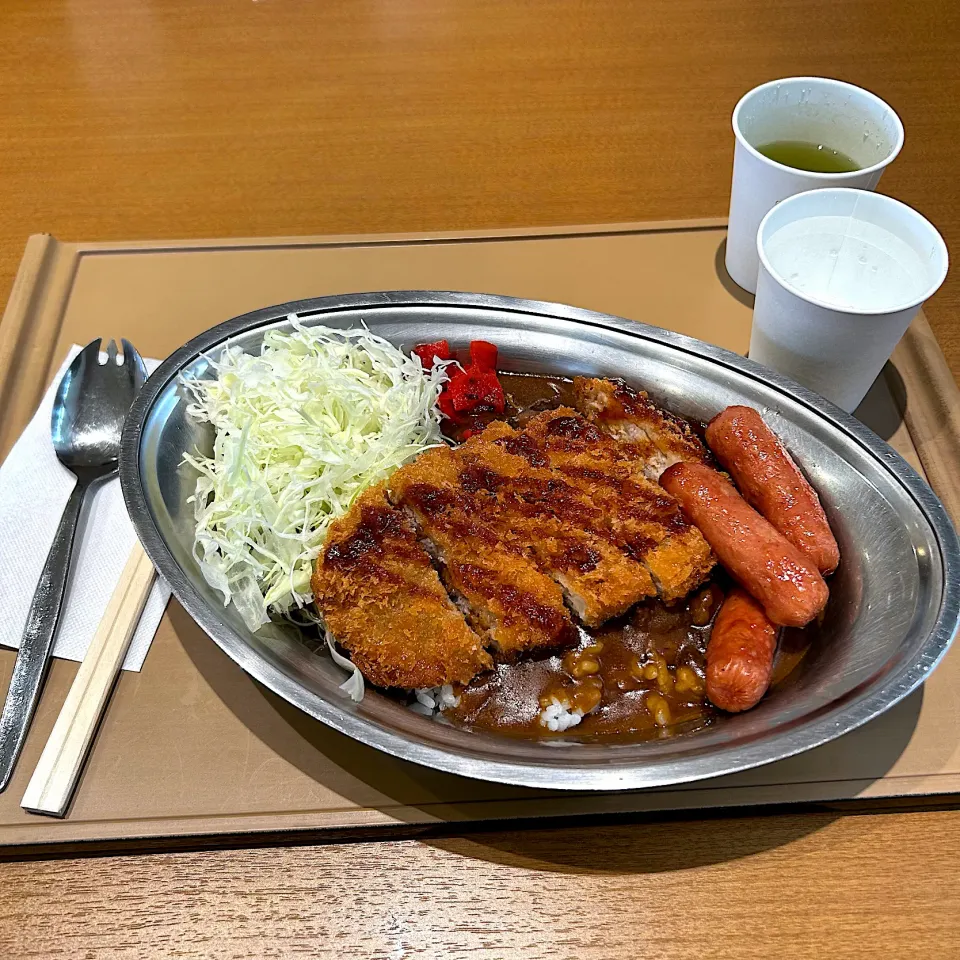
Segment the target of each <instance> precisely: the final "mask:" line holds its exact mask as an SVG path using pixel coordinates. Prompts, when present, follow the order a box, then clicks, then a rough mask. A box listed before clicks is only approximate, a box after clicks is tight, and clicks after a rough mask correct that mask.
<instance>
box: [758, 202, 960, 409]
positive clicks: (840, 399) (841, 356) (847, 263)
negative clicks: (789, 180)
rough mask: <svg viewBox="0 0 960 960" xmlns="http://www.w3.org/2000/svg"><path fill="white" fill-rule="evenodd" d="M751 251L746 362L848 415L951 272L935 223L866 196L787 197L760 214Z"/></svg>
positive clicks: (903, 207) (897, 204) (899, 205)
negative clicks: (753, 272) (754, 266)
mask: <svg viewBox="0 0 960 960" xmlns="http://www.w3.org/2000/svg"><path fill="white" fill-rule="evenodd" d="M756 246H757V255H758V258H759V260H760V278H759V282H758V284H757V299H756V303H755V305H754V310H753V329H752V332H751V335H750V358H751V359H752V360H757V361H759V362H760V363H762V364H764V365H766V366H768V367H772V368H773V369H774V370H777V371H779V372H780V373H783V374H786V375H787V376H788V377H791V378H792V379H794V380H796V381H797V382H798V383H802V384H803V385H804V386H806V387H809V388H810V389H811V390H813V391H814V392H816V393H819V394H820V395H821V396H824V397H826V398H827V399H828V400H831V401H832V402H833V403H835V404H836V405H837V406H838V407H841V408H842V409H844V410H846V411H847V412H848V413H852V412H853V410H854V409H856V407H857V405H858V404H859V403H860V401H861V400H862V399H863V397H864V396H865V395H866V393H867V391H868V390H869V389H870V386H871V384H872V383H873V381H874V380H875V379H876V377H877V374H879V373H880V371H881V369H882V368H883V365H884V363H886V361H887V360H888V359H889V357H890V354H891V353H893V348H894V347H895V346H896V345H897V343H898V342H899V340H900V338H901V337H902V336H903V335H904V333H906V330H907V327H909V326H910V321H911V320H913V318H914V316H915V315H916V313H917V310H919V309H920V305H921V304H922V303H923V301H924V300H926V299H927V298H928V297H930V296H932V295H933V294H934V293H936V291H937V289H938V288H939V286H940V284H941V283H943V280H944V277H946V275H947V247H946V244H945V243H944V242H943V238H942V237H941V236H940V234H939V233H938V232H937V229H936V227H934V226H933V224H932V223H930V221H929V220H927V219H925V218H924V217H922V216H921V215H920V214H919V213H917V211H916V210H913V209H912V208H911V207H908V206H907V205H906V204H905V203H900V201H899V200H894V199H892V198H891V197H887V196H884V195H883V194H881V193H870V192H867V191H865V190H850V189H837V188H834V189H827V190H813V191H810V192H807V193H801V194H798V195H797V196H794V197H790V198H789V199H787V200H784V201H783V203H781V204H779V205H777V206H776V207H774V208H773V209H772V210H771V211H770V212H769V213H768V214H767V215H766V216H765V217H764V218H763V221H762V222H761V224H760V229H759V232H758V235H757V240H756Z"/></svg>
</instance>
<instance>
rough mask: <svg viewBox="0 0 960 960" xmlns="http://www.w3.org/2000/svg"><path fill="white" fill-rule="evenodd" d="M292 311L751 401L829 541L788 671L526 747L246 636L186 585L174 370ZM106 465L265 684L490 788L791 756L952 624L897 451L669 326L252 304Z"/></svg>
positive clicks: (167, 366)
mask: <svg viewBox="0 0 960 960" xmlns="http://www.w3.org/2000/svg"><path fill="white" fill-rule="evenodd" d="M294 313H295V314H297V315H298V316H299V317H300V319H301V320H302V322H304V323H306V324H308V325H310V324H324V325H327V326H332V327H338V328H346V327H352V326H356V325H358V324H360V323H361V322H362V323H366V324H367V325H368V326H369V327H370V329H371V330H372V331H374V332H375V333H377V334H380V335H381V336H384V337H386V338H387V339H388V340H390V341H392V342H393V343H394V344H396V345H397V346H399V347H401V348H403V349H408V348H410V347H411V346H413V345H414V344H416V343H419V342H423V341H427V340H436V339H438V338H440V337H446V338H448V339H449V340H451V341H452V343H453V344H454V345H455V346H458V345H465V344H466V343H467V342H468V341H469V340H472V339H484V340H490V341H492V342H494V343H496V344H498V345H499V347H500V356H501V358H502V363H503V366H504V368H505V369H510V370H518V371H528V372H544V373H562V374H567V375H575V374H586V375H595V376H603V377H622V378H624V379H625V380H627V381H628V382H629V383H631V384H635V385H638V386H641V387H643V388H644V389H646V390H648V391H649V392H650V394H651V395H652V396H653V397H654V398H655V399H656V400H658V401H659V402H661V403H662V404H663V405H664V406H666V407H667V408H669V409H670V410H673V411H675V412H677V413H680V414H683V415H685V416H689V417H695V418H697V419H699V420H707V419H709V418H710V417H711V416H713V414H715V413H716V412H717V411H718V410H720V409H722V408H723V407H725V406H727V405H729V404H733V403H745V404H749V405H751V406H754V407H756V408H757V409H759V410H760V411H761V413H762V414H763V416H764V417H765V418H766V420H767V422H768V423H769V424H770V425H771V426H772V427H773V429H774V430H775V431H776V432H777V433H779V434H780V435H781V436H782V437H783V438H784V440H785V441H786V443H787V445H788V447H789V448H790V450H791V452H792V453H793V455H794V456H795V457H796V459H797V460H798V461H799V462H800V464H801V465H802V467H803V469H804V470H805V471H806V472H807V474H808V475H809V476H810V478H811V479H812V481H813V483H814V485H815V486H816V488H817V490H818V491H819V492H820V495H821V498H822V500H823V503H824V506H825V508H826V510H827V512H828V514H829V517H830V521H831V523H832V525H833V528H834V530H835V532H836V534H837V538H838V540H839V542H840V547H841V550H842V552H843V562H842V564H841V567H840V570H839V571H838V573H837V574H836V575H835V576H834V577H833V579H832V580H831V599H830V603H829V606H828V608H827V614H826V618H825V620H824V622H823V624H822V626H821V627H820V628H819V629H818V630H817V633H816V636H815V638H814V642H813V646H812V648H811V649H810V651H809V652H808V654H807V656H806V657H805V658H804V660H803V661H802V662H801V664H800V666H798V667H797V668H796V669H795V670H794V671H793V673H792V674H791V675H790V676H789V677H788V679H787V680H786V681H785V682H784V683H783V684H782V685H780V686H779V687H778V688H777V689H776V690H775V691H773V692H772V693H771V695H769V696H768V697H767V698H766V699H765V700H764V701H762V702H761V704H760V705H759V706H758V707H757V708H756V709H754V710H752V711H749V712H748V713H744V714H740V715H737V716H730V717H724V718H722V719H721V720H720V721H719V722H718V723H716V724H715V725H714V726H712V727H710V728H708V729H707V730H704V731H702V732H699V733H696V734H692V735H687V736H676V737H666V738H663V739H658V740H653V741H649V742H644V743H624V744H588V743H577V742H572V741H563V740H552V741H543V742H525V741H517V740H512V739H507V738H498V737H494V736H489V735H485V734H480V733H472V732H468V731H465V730H458V729H455V728H453V727H452V726H450V725H449V724H447V723H443V722H437V721H436V720H431V719H428V718H425V717H422V716H419V715H418V714H416V713H414V712H412V711H410V710H408V709H406V708H404V707H403V706H401V705H399V704H398V703H396V702H395V701H393V700H391V699H390V698H388V697H385V696H383V695H381V694H379V693H378V692H377V691H376V690H373V689H369V688H368V692H367V695H366V697H365V698H364V700H363V701H362V702H361V703H359V704H356V703H353V702H352V701H350V700H349V699H347V698H346V697H344V695H343V694H342V693H340V692H339V690H338V689H337V687H338V685H339V684H340V683H341V682H342V681H343V674H342V672H341V671H339V670H338V669H337V668H336V667H335V666H334V664H333V663H332V661H331V660H330V658H329V656H328V655H327V654H326V652H321V653H316V652H313V650H312V649H311V648H310V647H308V646H307V645H305V644H304V643H303V642H302V641H301V639H300V638H299V637H298V636H296V635H295V632H292V631H289V630H283V629H272V628H270V627H268V628H265V629H264V630H261V631H258V632H257V633H256V634H254V633H252V632H250V631H249V630H247V629H246V628H245V626H244V625H243V622H242V621H241V620H240V618H239V617H238V616H237V615H236V613H235V611H234V610H233V608H232V607H228V608H225V607H224V606H223V602H222V598H221V597H220V596H219V595H218V594H216V593H215V592H214V591H213V590H212V589H211V588H210V587H209V586H208V585H207V584H206V582H205V581H204V580H203V577H202V576H201V574H200V571H199V569H198V567H197V564H196V562H195V561H194V559H193V556H192V552H191V546H192V537H193V522H192V509H191V507H190V505H188V504H187V503H186V498H187V497H188V496H189V495H190V493H191V492H192V490H193V484H194V474H193V471H192V470H190V469H189V468H184V467H181V457H182V454H183V452H184V451H185V450H188V449H192V448H194V447H197V448H200V449H209V448H210V445H211V442H212V438H211V436H210V433H209V431H206V430H204V429H202V428H200V427H198V425H196V424H195V423H193V422H192V421H190V420H189V419H188V418H187V417H186V415H185V411H184V408H185V403H184V398H183V396H182V394H181V391H180V389H179V388H178V386H177V378H178V377H179V375H180V374H181V373H188V374H191V375H203V374H204V372H205V371H206V370H207V369H208V364H207V360H206V359H205V355H209V354H210V352H211V351H216V350H218V349H219V348H220V347H221V346H222V345H223V344H224V343H225V342H226V341H227V340H229V341H231V342H232V343H235V344H238V345H240V346H242V347H243V348H244V349H246V350H248V351H256V350H257V349H258V348H259V345H260V342H261V339H262V337H263V333H264V331H265V330H267V329H271V328H284V327H285V326H288V325H289V315H290V314H294ZM120 475H121V479H122V482H123V493H124V497H125V499H126V503H127V507H128V509H129V511H130V516H131V517H132V519H133V522H134V525H135V527H136V529H137V533H138V534H139V536H140V539H141V541H142V542H143V545H144V547H145V549H146V551H147V553H148V555H149V556H150V559H151V560H152V561H153V562H154V564H155V565H156V567H157V569H158V570H159V571H160V573H161V574H162V575H163V576H164V577H165V578H166V580H167V581H168V582H169V584H170V586H171V587H172V589H173V593H174V595H175V596H176V598H177V599H178V600H179V601H180V603H181V604H182V605H183V606H184V607H185V608H186V610H187V611H188V612H189V613H190V614H191V616H193V618H194V619H195V620H196V621H197V622H198V623H199V624H200V626H201V627H202V628H203V629H204V630H205V631H206V632H207V633H208V634H209V635H210V637H212V638H213V640H214V641H216V643H218V644H219V645H220V647H222V648H223V650H224V651H225V652H226V653H227V654H228V655H229V656H230V657H232V658H233V659H234V660H235V661H236V662H237V663H238V664H239V665H240V666H241V667H242V668H243V669H244V670H246V671H247V672H248V673H250V674H251V675H252V676H253V677H255V678H256V679H257V680H259V681H260V682H261V683H263V684H264V685H266V686H267V687H269V688H270V689H271V690H273V691H274V692H275V693H276V694H278V695H279V696H281V697H283V698H284V699H286V700H288V701H289V702H290V703H292V704H294V705H296V706H297V707H299V708H300V709H302V710H304V711H306V712H307V713H309V714H311V715H312V716H314V717H316V718H318V719H320V720H322V721H324V722H325V723H327V724H329V725H330V726H332V727H334V728H335V729H337V730H339V731H341V732H342V733H345V734H347V735H348V736H350V737H353V738H355V739H357V740H359V741H361V742H363V743H366V744H369V745H370V746H374V747H377V748H379V749H381V750H384V751H386V752H387V753H391V754H393V755H395V756H398V757H402V758H404V759H406V760H412V761H414V762H416V763H421V764H426V765H427V766H431V767H435V768H437V769H440V770H446V771H449V772H452V773H457V774H462V775H465V776H468V777H478V778H482V779H487V780H494V781H501V782H504V783H512V784H522V785H526V786H534V787H548V788H554V789H556V788H561V789H576V790H625V789H633V788H638V787H655V786H664V785H667V784H675V783H682V782H686V781H691V780H697V779H701V778H704V777H712V776H717V775H719V774H724V773H731V772H734V771H738V770H745V769H747V768H749V767H755V766H758V765H760V764H763V763H769V762H771V761H774V760H779V759H782V758H784V757H789V756H791V755H793V754H796V753H799V752H801V751H803V750H809V749H811V748H812V747H816V746H818V745H819V744H822V743H825V742H827V741H828V740H832V739H834V738H835V737H838V736H840V735H841V734H844V733H846V732H848V731H850V730H853V729H854V728H856V727H858V726H860V725H861V724H863V723H866V722H867V721H868V720H870V719H871V718H873V717H875V716H877V715H878V714H880V713H882V712H883V711H884V710H886V709H888V708H889V707H891V706H892V705H893V704H895V703H897V702H898V701H899V700H901V699H902V698H903V697H905V696H906V695H907V694H908V693H910V692H911V691H912V690H913V689H915V688H916V687H917V686H918V685H919V684H920V683H921V682H922V681H923V680H924V678H925V677H926V676H927V675H928V674H929V673H930V671H931V670H932V669H933V668H934V667H935V666H936V664H937V663H938V661H939V660H940V659H941V657H942V656H943V654H944V653H945V651H946V650H947V647H948V646H949V644H950V641H951V640H952V638H953V635H954V633H955V631H956V629H957V626H958V600H960V549H958V542H957V537H956V534H955V533H954V530H953V527H952V526H951V524H950V521H949V519H948V517H947V514H946V512H945V510H944V508H943V506H942V505H941V503H940V502H939V500H938V499H937V498H936V496H935V495H934V493H933V492H932V491H931V490H930V488H929V487H928V486H927V485H926V484H925V483H924V482H923V481H922V480H921V479H920V477H919V476H917V474H916V473H915V472H914V471H913V470H912V469H911V468H910V467H909V466H908V465H907V463H906V462H905V461H904V460H903V459H902V458H901V457H900V456H899V455H898V454H897V453H896V452H895V451H894V450H893V449H892V448H891V447H889V446H888V445H887V444H886V443H884V442H883V441H882V440H881V439H880V438H879V437H877V436H876V435H875V434H873V433H872V432H871V431H870V430H868V429H867V428H866V427H864V426H863V425H862V424H861V423H860V422H859V421H857V420H855V419H854V418H852V417H850V416H848V415H847V414H845V413H843V412H842V411H840V410H838V409H837V408H836V407H834V406H832V405H831V404H829V403H828V402H827V401H825V400H823V399H821V398H819V397H817V396H815V395H813V394H811V393H810V392H808V391H806V390H805V389H803V388H802V387H799V386H798V385H796V384H794V383H792V382H791V381H789V380H786V379H785V378H783V377H780V376H779V375H777V374H775V373H773V372H771V371H769V370H767V369H765V368H763V367H760V366H759V365H758V364H755V363H752V362H751V361H749V360H745V359H743V358H742V357H740V356H737V355H736V354H732V353H729V352H728V351H725V350H721V349H719V348H717V347H713V346H710V345H708V344H706V343H702V342H700V341H698V340H693V339H691V338H689V337H684V336H681V335H679V334H675V333H671V332H668V331H666V330H661V329H659V328H656V327H649V326H645V325H643V324H639V323H635V322H633V321H629V320H623V319H619V318H616V317H611V316H607V315H605V314H599V313H593V312H591V311H588V310H582V309H578V308H575V307H568V306H562V305H559V304H552V303H542V302H535V301H526V300H515V299H512V298H508V297H498V296H483V295H474V294H462V293H436V292H421V291H414V292H396V293H376V294H358V295H352V296H338V297H323V298H319V299H315V300H303V301H298V302H294V303H287V304H283V305H280V306H276V307H269V308H266V309H263V310H257V311H254V312H253V313H249V314H246V315H245V316H242V317H238V318H236V319H234V320H230V321H228V322H226V323H223V324H220V325H219V326H217V327H214V328H213V329H211V330H209V331H207V332H206V333H204V334H201V335H200V336H199V337H196V338H195V339H193V340H191V341H190V342H189V343H187V344H186V345H185V346H183V347H181V348H180V349H179V350H177V351H176V353H174V354H173V355H172V356H171V357H169V358H168V359H167V360H166V361H165V362H164V363H163V364H162V365H161V366H160V367H159V368H158V369H157V371H156V372H155V373H154V374H153V376H152V377H151V378H150V380H149V381H148V383H147V384H146V386H145V387H144V389H143V390H142V392H141V393H140V395H139V397H138V399H137V401H136V403H135V405H134V407H133V410H132V411H131V414H130V417H129V419H128V421H127V427H126V430H125V432H124V436H123V450H122V456H121V466H120Z"/></svg>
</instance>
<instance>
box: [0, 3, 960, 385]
mask: <svg viewBox="0 0 960 960" xmlns="http://www.w3.org/2000/svg"><path fill="white" fill-rule="evenodd" d="M0 40H2V43H0V76H2V78H3V91H4V95H3V97H2V98H0V137H2V144H3V149H2V150H0V197H2V201H3V208H2V209H3V216H2V217H0V294H2V296H4V297H5V296H6V293H7V291H8V290H9V286H10V283H11V282H12V279H13V275H14V271H15V268H16V264H17V262H18V259H19V257H20V253H21V252H22V249H23V245H24V242H25V241H26V238H27V236H28V234H30V233H36V232H38V231H49V232H51V233H53V234H54V235H55V236H57V237H59V238H60V239H63V240H100V239H111V240H119V239H140V238H166V237H203V236H207V237H228V236H258V235H265V236H269V235H274V236H276V235H279V234H284V235H296V234H322V233H368V232H373V231H394V232H395V231H406V230H433V229H467V228H486V227H506V226H536V225H541V224H559V223H566V224H576V223H597V222H602V221H620V222H623V221H635V220H651V219H653V220H659V219H672V218H678V217H696V216H723V215H725V214H726V212H727V202H728V197H729V186H730V170H731V163H732V156H733V138H732V134H731V132H730V123H729V117H730V112H731V110H732V108H733V105H734V104H735V103H736V101H737V99H738V98H739V97H740V95H741V94H743V93H744V92H745V91H746V90H748V89H749V88H750V87H751V86H753V85H755V84H756V83H759V82H762V81H764V80H768V79H770V78H772V77H777V76H791V75H798V74H821V75H822V74H825V75H828V76H836V77H840V78H842V79H846V80H850V81H853V82H856V83H859V84H862V85H864V86H866V87H868V88H870V89H871V90H873V91H875V92H876V93H877V94H879V95H880V96H881V97H884V98H885V99H886V100H888V101H889V102H890V103H891V104H892V105H893V106H894V107H895V108H896V109H897V111H898V112H899V113H900V115H901V117H902V119H903V122H904V125H905V128H906V133H907V137H906V145H905V147H904V150H903V152H902V154H901V155H900V157H899V158H898V159H897V161H896V162H895V163H894V164H893V166H892V167H891V168H890V170H888V171H887V172H886V173H885V174H884V178H883V181H882V189H883V190H884V191H886V192H888V193H891V194H893V195H894V196H897V197H899V198H900V199H902V200H904V201H906V202H907V203H910V204H912V205H914V206H916V207H917V208H918V209H919V210H920V211H921V212H923V213H925V214H927V215H928V216H929V217H930V218H932V219H933V221H934V222H935V223H936V224H937V225H938V226H939V227H940V228H941V229H942V231H943V233H944V235H945V237H946V240H947V243H948V245H952V246H954V247H955V248H956V247H957V246H958V244H960V183H958V179H957V176H956V171H957V169H958V167H957V138H956V129H957V126H958V123H960V71H958V70H957V69H956V57H957V49H958V43H960V6H958V4H957V3H956V2H955V0H923V2H922V3H913V4H906V3H903V2H901V0H857V2H856V3H838V2H836V0H802V2H801V0H643V2H637V0H591V2H589V3H588V2H584V0H554V2H552V3H550V4H548V5H545V4H544V3H543V2H542V0H486V2H482V3H469V2H464V0H325V2H323V3H317V2H314V0H258V2H254V0H163V2H161V0H44V2H43V3H36V2H34V0H4V3H3V9H2V14H0ZM958 305H960V278H958V277H957V275H956V272H955V276H954V277H953V278H951V279H950V280H948V282H947V285H946V287H945V288H944V290H943V292H942V293H941V294H939V296H938V297H937V298H936V299H935V300H934V301H933V303H932V304H931V305H930V308H929V316H930V318H931V321H932V324H933V327H934V329H935V331H936V333H937V335H938V337H939V338H940V340H941V343H942V344H943V345H944V349H945V350H946V352H947V356H948V359H949V360H950V362H951V364H952V366H953V369H954V373H956V372H957V371H958V370H960V331H958V330H957V328H956V326H955V325H954V324H952V323H951V322H950V318H951V316H955V315H956V311H957V308H958Z"/></svg>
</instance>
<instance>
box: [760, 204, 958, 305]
mask: <svg viewBox="0 0 960 960" xmlns="http://www.w3.org/2000/svg"><path fill="white" fill-rule="evenodd" d="M845 193H852V194H856V195H857V196H861V195H862V196H867V197H874V198H877V200H878V202H880V203H887V204H891V205H893V206H895V207H900V209H901V212H902V213H905V214H906V215H907V216H908V217H911V218H912V219H914V220H919V221H920V222H921V223H922V224H924V225H925V226H926V227H927V229H928V230H929V231H930V233H931V235H932V236H933V238H934V244H935V245H936V246H938V247H939V248H940V254H941V264H942V266H941V269H940V271H939V275H938V277H937V279H936V280H935V281H934V282H933V283H931V284H930V285H929V286H928V287H926V288H925V289H924V292H923V294H922V296H919V297H915V298H913V299H912V300H908V301H906V302H904V303H901V304H897V305H896V306H894V307H891V308H890V309H889V310H864V309H862V308H860V307H840V306H837V305H836V304H835V303H829V302H827V301H826V300H821V299H820V298H819V297H814V296H811V295H810V294H809V293H805V292H804V291H803V290H800V289H799V288H798V287H795V286H794V285H793V284H792V283H790V281H789V280H787V279H786V278H785V277H784V276H783V275H782V274H781V273H780V272H779V271H778V270H774V268H773V266H772V265H771V263H770V261H769V259H767V254H766V251H765V250H764V249H763V231H764V229H765V228H766V225H767V221H768V220H769V219H770V217H771V216H772V215H773V214H774V213H776V212H780V211H782V210H783V209H784V208H785V207H787V206H790V205H793V204H796V203H802V202H803V201H804V200H809V199H810V198H809V197H808V196H807V194H817V195H818V196H822V195H823V194H845ZM757 254H758V255H759V257H760V263H761V264H762V265H763V268H764V269H765V270H766V271H767V273H769V274H770V276H771V277H773V279H774V280H776V281H777V283H778V284H780V286H781V287H783V288H784V289H785V290H787V291H788V292H789V293H791V294H793V296H795V297H797V298H798V299H800V300H803V301H804V302H806V303H809V304H812V305H813V306H815V307H821V308H823V309H824V310H829V311H831V312H832V313H843V314H846V315H848V316H856V317H886V316H889V315H890V314H893V313H900V312H902V311H903V310H911V309H913V308H914V307H919V306H920V304H922V303H923V302H924V301H926V300H929V299H930V297H932V296H933V295H934V294H935V293H936V292H937V291H938V290H939V289H940V287H941V286H943V281H944V280H945V279H946V278H947V271H948V269H949V266H950V258H949V254H948V252H947V244H946V241H945V240H944V239H943V236H942V234H941V233H940V231H939V230H938V229H937V228H936V227H935V226H934V225H933V224H932V223H931V222H930V221H929V220H928V219H927V218H926V217H925V216H924V215H923V214H922V213H920V212H919V211H918V210H914V209H913V207H911V206H910V205H909V204H906V203H903V202H902V201H900V200H895V199H894V198H893V197H890V196H887V194H885V193H877V192H876V191H874V190H859V189H857V188H856V187H824V188H822V189H819V190H804V191H803V192H802V193H795V194H794V195H793V196H792V197H787V199H786V200H781V201H780V203H778V204H776V205H774V206H773V207H771V208H770V209H769V210H768V211H767V213H766V215H765V216H764V218H763V219H762V220H761V221H760V226H759V227H758V228H757Z"/></svg>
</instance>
